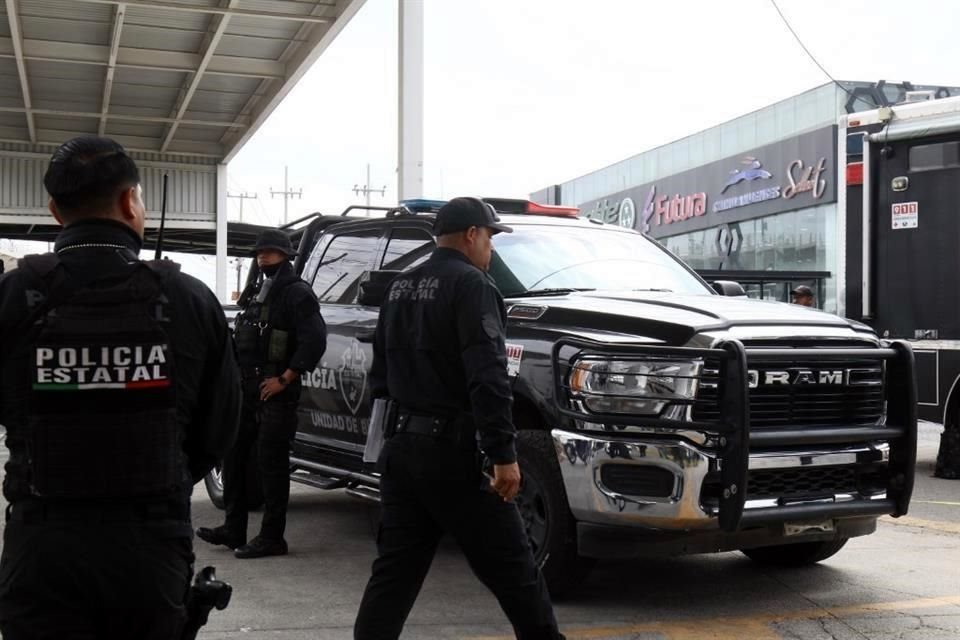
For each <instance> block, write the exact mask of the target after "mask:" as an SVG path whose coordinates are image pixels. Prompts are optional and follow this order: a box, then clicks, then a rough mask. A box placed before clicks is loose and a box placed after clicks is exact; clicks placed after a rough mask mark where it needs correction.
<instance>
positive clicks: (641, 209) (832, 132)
mask: <svg viewBox="0 0 960 640" xmlns="http://www.w3.org/2000/svg"><path fill="white" fill-rule="evenodd" d="M835 156H836V128H835V127H825V128H824V129H820V130H818V131H814V132H811V133H808V134H805V135H802V136H797V137H795V138H791V139H789V140H785V141H782V142H779V143H776V144H773V145H768V146H766V147H762V148H760V149H757V150H755V151H753V152H751V153H749V154H746V155H743V156H738V157H734V158H732V159H727V160H721V161H719V162H713V163H710V164H708V165H705V166H703V167H699V168H697V169H693V170H690V171H686V172H684V173H681V174H677V175H674V176H669V177H666V178H663V179H661V180H658V181H657V182H655V183H653V184H647V185H643V186H639V187H636V188H634V189H628V190H626V191H623V192H620V193H619V194H613V195H611V196H608V197H605V198H601V199H598V200H595V201H593V202H588V203H585V204H581V205H580V208H581V211H583V212H584V214H585V215H586V216H587V217H591V218H595V219H599V220H602V221H603V222H606V223H609V224H619V225H621V226H625V227H630V228H635V229H638V230H640V231H642V232H644V233H650V234H652V235H654V236H667V235H675V234H677V233H683V232H685V231H688V230H695V229H702V228H707V227H712V226H716V225H719V224H724V223H729V222H737V221H740V220H746V219H749V218H756V217H761V216H766V215H771V214H774V213H780V212H783V211H789V210H793V209H800V208H805V207H810V206H815V205H817V204H821V203H825V202H833V201H835V200H836V186H835V184H833V183H834V181H833V180H831V179H830V178H829V175H830V174H829V167H831V166H834V163H833V160H834V158H835ZM641 202H642V203H643V204H642V206H637V205H638V203H641Z"/></svg>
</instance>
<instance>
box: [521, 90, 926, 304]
mask: <svg viewBox="0 0 960 640" xmlns="http://www.w3.org/2000/svg"><path fill="white" fill-rule="evenodd" d="M840 84H841V85H842V86H838V85H837V84H834V83H829V84H824V85H822V86H819V87H816V88H814V89H811V90H809V91H806V92H804V93H801V94H799V95H796V96H793V97H791V98H788V99H786V100H782V101H780V102H777V103H775V104H772V105H770V106H768V107H765V108H763V109H760V110H758V111H754V112H752V113H748V114H746V115H743V116H741V117H738V118H735V119H733V120H730V121H728V122H725V123H723V124H720V125H718V126H715V127H712V128H710V129H706V130H704V131H700V132H698V133H694V134H692V135H690V136H687V137H685V138H682V139H680V140H677V141H675V142H671V143H669V144H666V145H663V146H660V147H657V148H654V149H651V150H649V151H646V152H644V153H640V154H638V155H635V156H633V157H630V158H627V159H626V160H623V161H621V162H617V163H615V164H612V165H610V166H608V167H605V168H603V169H599V170H597V171H593V172H591V173H588V174H586V175H584V176H581V177H579V178H575V179H573V180H570V181H568V182H564V183H561V184H557V185H553V186H550V187H547V188H545V189H541V190H540V191H537V192H535V193H532V194H531V199H532V200H534V201H536V202H541V203H544V204H562V205H567V206H578V207H580V209H581V211H582V212H583V213H584V214H585V215H587V216H590V217H600V218H601V219H603V220H604V221H606V222H615V223H618V224H623V225H624V226H631V227H634V228H637V229H639V230H641V231H644V232H646V233H649V234H650V235H651V236H653V237H654V238H656V239H657V240H659V241H660V242H661V243H662V244H664V246H666V247H667V248H668V249H669V250H670V251H672V252H673V253H674V254H675V255H677V256H678V257H680V258H681V259H683V260H684V261H685V262H687V263H688V264H689V265H690V266H692V267H693V268H694V269H697V270H698V271H699V272H700V273H701V274H702V275H704V276H705V277H708V278H713V279H737V280H739V281H740V282H741V284H743V285H744V288H745V289H746V290H747V292H748V295H751V296H752V297H757V298H764V299H771V298H772V299H779V300H788V299H789V291H790V289H791V288H792V287H794V286H796V285H798V284H807V285H808V286H812V287H813V288H814V289H815V291H816V292H817V294H818V295H817V306H819V307H821V308H823V309H824V310H826V311H831V312H836V311H837V309H838V305H837V291H836V276H837V273H838V269H841V268H843V267H842V265H840V264H839V259H840V246H839V238H838V220H837V215H838V214H837V204H836V183H837V162H836V145H837V143H836V129H835V126H836V123H837V121H838V119H839V117H840V115H841V114H843V113H846V112H848V111H861V110H866V109H874V108H876V107H877V106H878V104H880V103H895V102H898V101H901V100H902V99H904V97H905V91H906V90H915V89H922V88H927V87H912V86H910V85H906V84H891V85H884V84H883V83H880V84H874V83H870V82H842V83H840ZM751 163H752V164H751ZM817 163H819V164H817ZM820 169H822V171H821V170H820ZM811 171H812V173H811ZM728 176H732V177H728ZM814 183H815V184H814ZM801 185H803V186H801ZM795 191H796V192H801V191H802V193H801V194H800V197H793V195H792V194H793V193H794V192H795ZM819 191H824V194H823V195H822V196H821V195H820V194H819ZM661 194H664V195H665V196H666V198H665V197H664V195H661ZM811 194H813V195H812V196H811ZM701 197H702V198H703V200H704V201H705V202H706V207H700V208H699V209H696V210H692V209H691V208H690V207H686V209H685V208H684V207H685V205H684V204H683V202H684V198H686V201H689V202H692V201H693V200H696V199H697V198H701ZM667 198H671V199H675V200H677V201H679V202H680V204H679V205H678V206H677V209H676V211H678V212H679V214H677V213H673V211H672V210H670V212H669V213H667V211H668V210H669V209H670V202H671V201H670V200H667ZM691 198H693V200H691ZM764 201H767V202H764ZM689 202H688V204H689ZM624 212H626V215H625V214H624ZM662 214H663V215H662ZM665 223H666V224H665ZM723 272H729V274H730V275H731V276H735V277H727V276H725V275H724V273H723Z"/></svg>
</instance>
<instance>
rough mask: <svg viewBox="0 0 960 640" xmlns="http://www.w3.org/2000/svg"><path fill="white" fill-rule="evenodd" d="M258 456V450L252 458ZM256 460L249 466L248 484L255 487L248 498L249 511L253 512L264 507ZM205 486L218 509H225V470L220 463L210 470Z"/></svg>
mask: <svg viewBox="0 0 960 640" xmlns="http://www.w3.org/2000/svg"><path fill="white" fill-rule="evenodd" d="M255 455H256V450H254V452H253V453H252V454H251V456H255ZM255 460H256V458H252V459H251V464H249V465H247V474H248V475H247V483H248V486H250V487H253V489H252V490H251V491H250V493H249V495H248V496H247V509H249V510H251V511H253V510H256V509H259V508H260V507H262V506H263V490H262V489H261V487H260V469H259V468H258V467H257V465H256V464H255V463H254V461H255ZM203 484H204V486H206V488H207V495H208V496H210V502H212V503H213V506H215V507H216V508H217V509H223V508H224V503H223V470H222V469H221V465H220V463H219V462H218V463H217V466H215V467H214V468H213V469H211V470H210V473H208V474H207V475H206V476H204V478H203Z"/></svg>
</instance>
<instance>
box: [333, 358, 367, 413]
mask: <svg viewBox="0 0 960 640" xmlns="http://www.w3.org/2000/svg"><path fill="white" fill-rule="evenodd" d="M340 363H341V364H340V368H339V369H338V370H337V377H338V378H339V379H340V394H341V395H342V396H343V401H344V402H345V403H346V404H347V408H348V409H350V413H352V414H354V415H356V413H357V411H359V410H360V404H361V403H362V402H363V394H364V392H365V391H366V389H367V354H366V353H364V351H363V348H362V347H361V346H360V343H359V342H357V341H356V340H354V341H353V342H351V343H350V346H349V347H347V350H346V351H344V352H343V355H342V356H341V357H340Z"/></svg>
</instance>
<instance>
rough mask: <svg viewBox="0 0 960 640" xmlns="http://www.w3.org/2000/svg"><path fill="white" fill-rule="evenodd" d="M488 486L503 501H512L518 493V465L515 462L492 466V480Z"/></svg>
mask: <svg viewBox="0 0 960 640" xmlns="http://www.w3.org/2000/svg"><path fill="white" fill-rule="evenodd" d="M490 486H492V487H493V490H494V491H496V492H497V495H499V496H500V497H501V498H503V499H504V500H505V501H506V500H513V498H514V497H515V496H516V495H517V492H519V491H520V465H518V464H517V463H516V462H514V463H513V464H495V465H493V480H491V481H490Z"/></svg>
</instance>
